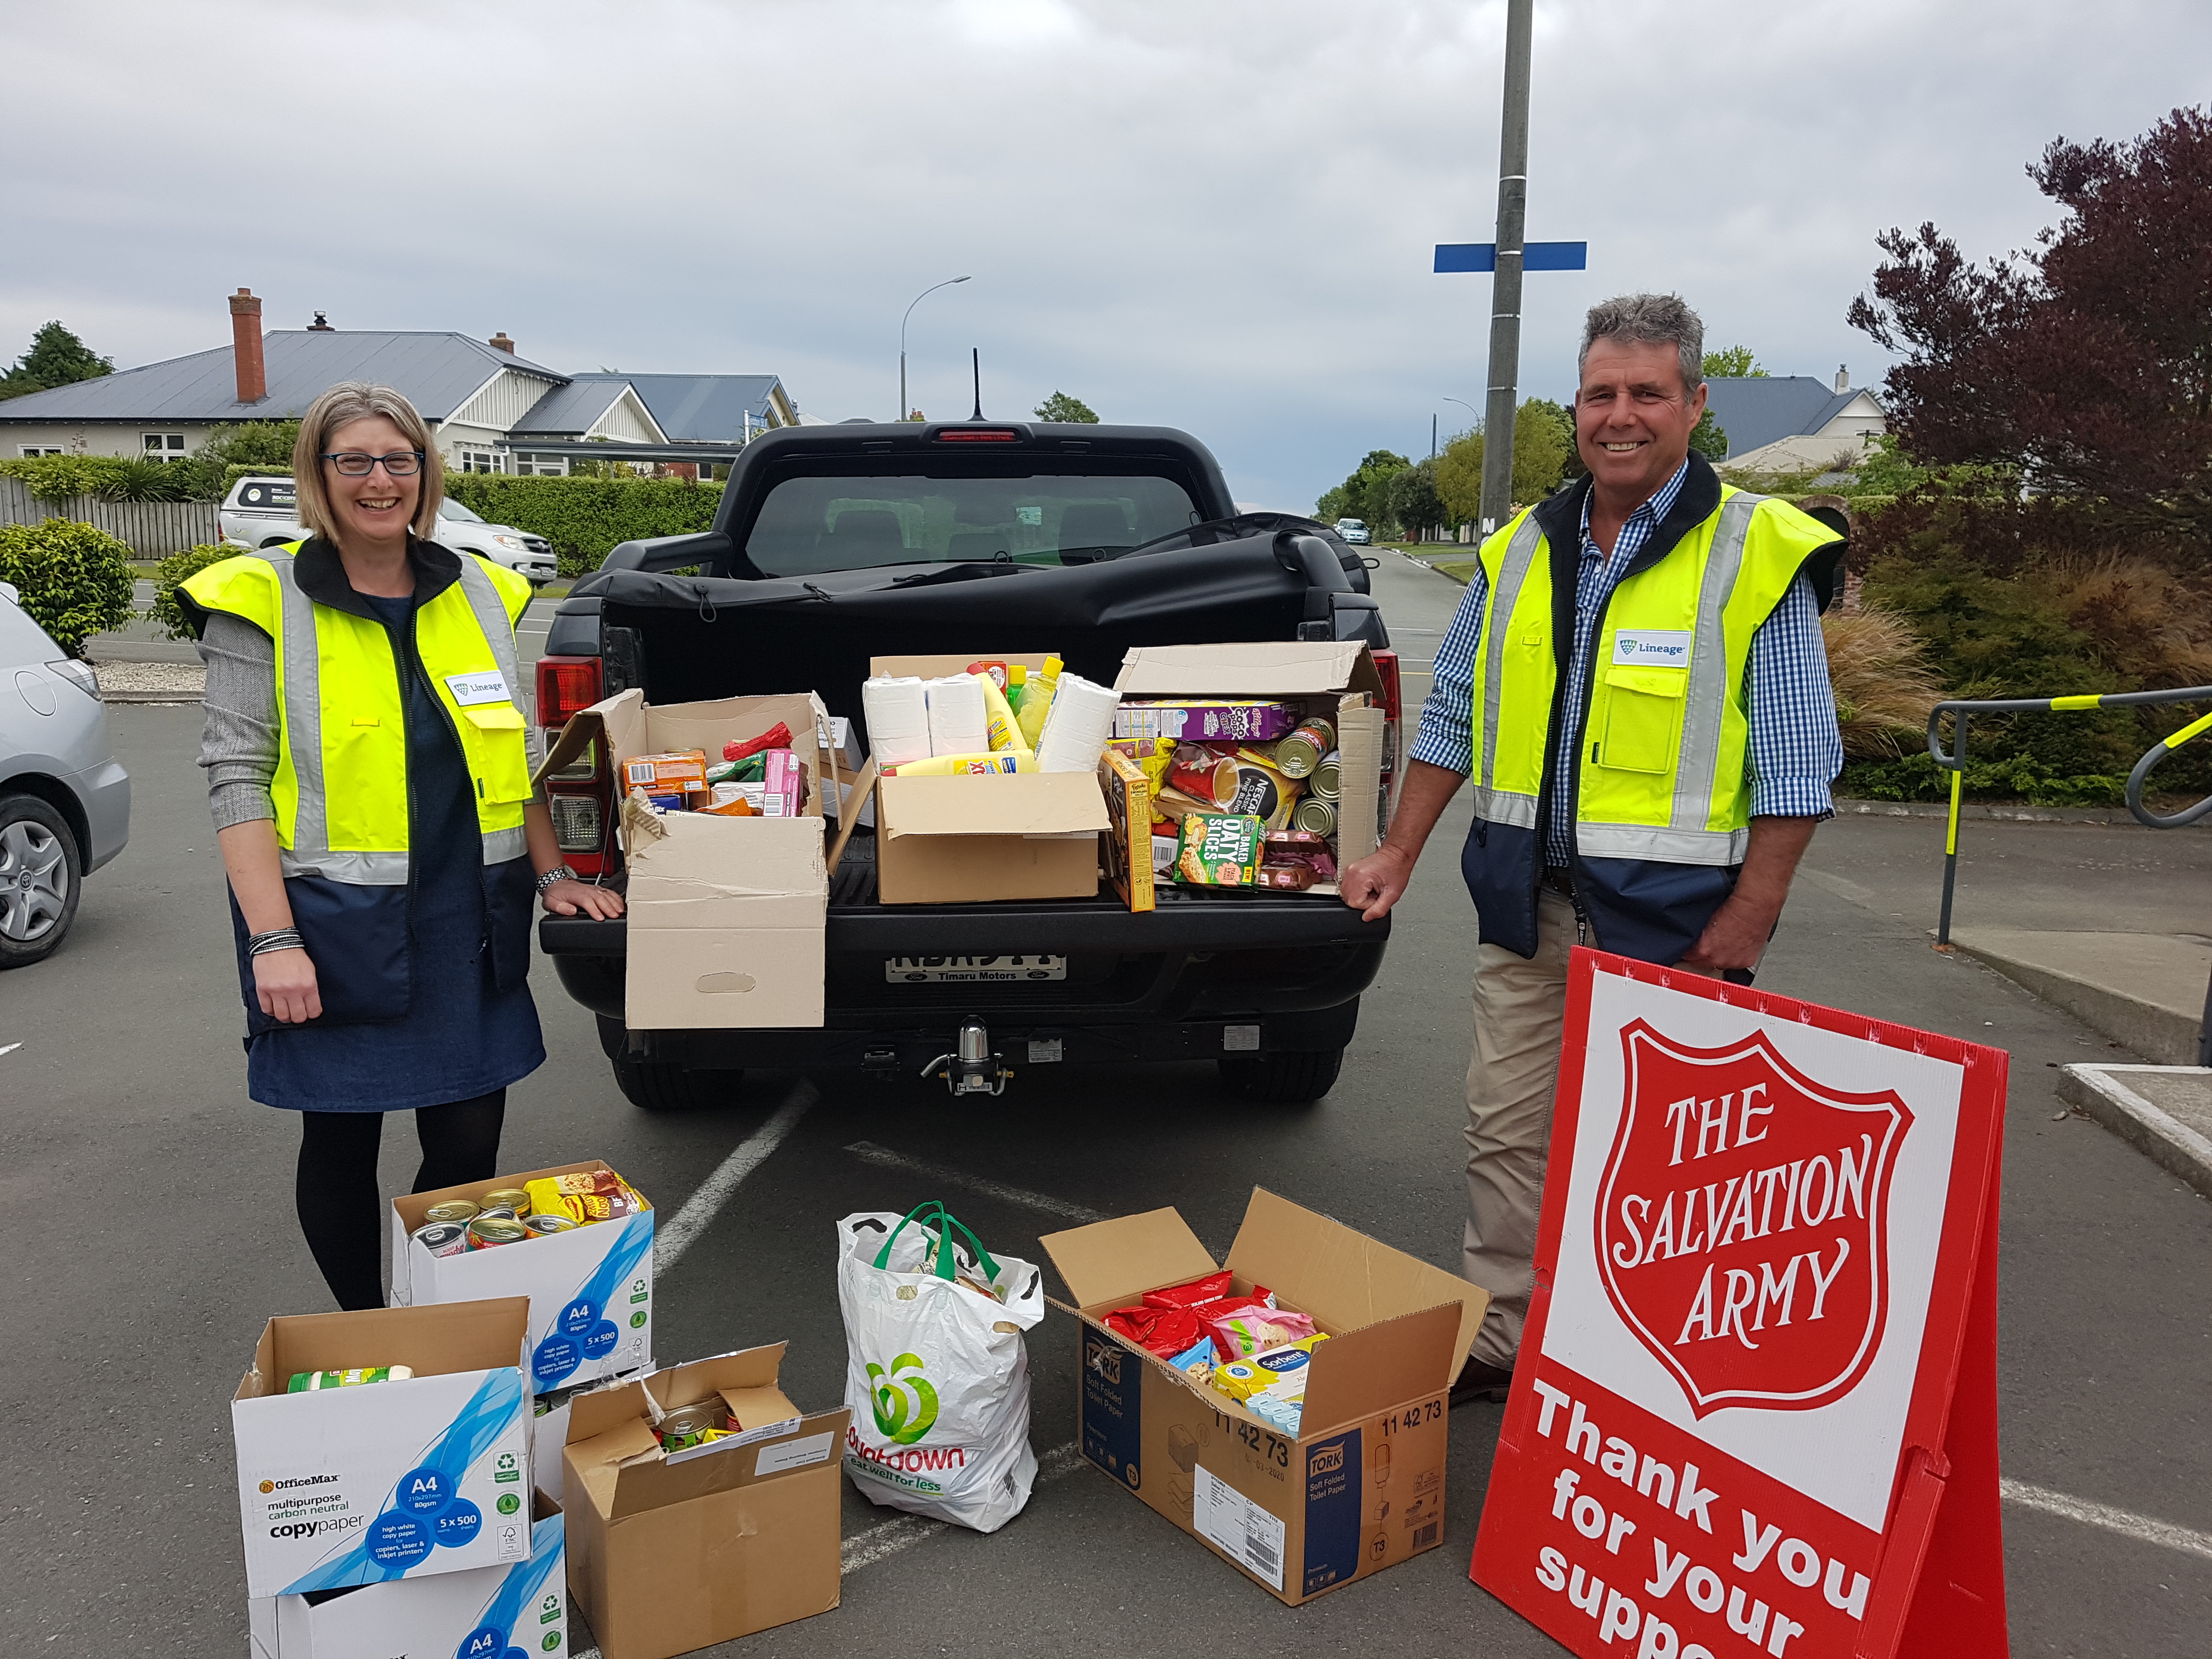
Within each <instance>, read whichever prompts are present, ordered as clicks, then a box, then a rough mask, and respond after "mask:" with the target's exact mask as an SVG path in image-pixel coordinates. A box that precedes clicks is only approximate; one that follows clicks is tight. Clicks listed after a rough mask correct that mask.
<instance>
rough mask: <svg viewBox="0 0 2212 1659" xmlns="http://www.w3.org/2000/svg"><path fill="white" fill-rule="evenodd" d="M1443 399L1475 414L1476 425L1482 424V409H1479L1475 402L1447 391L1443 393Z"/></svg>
mask: <svg viewBox="0 0 2212 1659" xmlns="http://www.w3.org/2000/svg"><path fill="white" fill-rule="evenodd" d="M1443 401H1444V402H1446V403H1448V404H1458V405H1459V406H1460V407H1461V408H1462V409H1463V410H1466V411H1467V412H1468V414H1470V415H1472V416H1474V423H1475V425H1477V426H1480V425H1481V424H1482V411H1481V410H1479V409H1477V408H1476V407H1475V406H1474V404H1471V403H1469V402H1468V400H1467V399H1466V398H1455V397H1453V396H1452V395H1451V394H1450V393H1449V392H1446V393H1444V394H1443Z"/></svg>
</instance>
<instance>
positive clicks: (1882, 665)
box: [1820, 606, 1943, 760]
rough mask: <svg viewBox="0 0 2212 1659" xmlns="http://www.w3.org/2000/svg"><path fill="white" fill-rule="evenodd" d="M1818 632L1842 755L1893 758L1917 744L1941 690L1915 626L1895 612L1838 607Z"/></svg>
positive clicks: (1871, 608)
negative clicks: (1841, 738)
mask: <svg viewBox="0 0 2212 1659" xmlns="http://www.w3.org/2000/svg"><path fill="white" fill-rule="evenodd" d="M1820 632H1821V634H1822V635H1824V636H1825V637H1826V641H1827V647H1828V680H1829V684H1831V685H1832V687H1833V688H1834V690H1835V694H1836V721H1837V724H1838V725H1839V726H1841V727H1842V728H1843V733H1844V754H1845V755H1846V756H1847V757H1850V759H1852V760H1869V759H1894V758H1895V757H1898V756H1899V755H1902V754H1905V752H1906V751H1907V750H1909V749H1910V748H1911V747H1913V746H1916V745H1917V744H1919V743H1920V742H1921V740H1922V734H1923V732H1925V731H1926V730H1927V727H1928V713H1929V710H1930V709H1932V708H1935V706H1936V703H1937V702H1940V701H1941V700H1942V696H1943V688H1942V684H1940V683H1939V682H1938V681H1937V680H1936V676H1935V675H1934V674H1932V673H1931V672H1929V668H1928V662H1927V653H1926V651H1925V649H1924V647H1923V646H1922V645H1921V642H1920V636H1919V635H1917V634H1915V633H1914V632H1913V631H1912V624H1911V623H1909V622H1907V621H1906V620H1905V618H1904V617H1900V616H1899V615H1897V614H1896V613H1895V612H1894V611H1883V610H1881V609H1878V608H1875V607H1866V606H1863V607H1861V608H1860V609H1858V610H1856V611H1844V610H1841V609H1840V608H1839V609H1838V610H1835V611H1830V612H1829V613H1828V614H1827V615H1826V617H1822V618H1821V619H1820Z"/></svg>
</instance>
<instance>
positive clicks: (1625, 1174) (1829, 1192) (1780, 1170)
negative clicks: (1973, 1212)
mask: <svg viewBox="0 0 2212 1659" xmlns="http://www.w3.org/2000/svg"><path fill="white" fill-rule="evenodd" d="M1620 1041H1621V1046H1622V1048H1623V1049H1624V1051H1625V1052H1624V1056H1623V1057H1624V1060H1625V1065H1626V1091H1625V1094H1626V1098H1625V1100H1624V1102H1623V1106H1622V1110H1621V1116H1620V1127H1619V1129H1618V1130H1617V1132H1616V1133H1615V1134H1614V1136H1613V1150H1612V1152H1611V1155H1610V1156H1609V1158H1607V1164H1606V1169H1605V1174H1604V1176H1603V1178H1602V1180H1601V1183H1600V1187H1599V1196H1598V1202H1597V1216H1596V1228H1597V1237H1596V1238H1595V1244H1596V1247H1597V1259H1598V1262H1599V1266H1600V1272H1601V1276H1602V1278H1603V1281H1604V1285H1605V1289H1606V1293H1607V1296H1608V1297H1610V1298H1611V1300H1612V1303H1613V1307H1614V1309H1615V1310H1617V1311H1618V1312H1619V1313H1620V1316H1621V1318H1622V1320H1623V1321H1625V1322H1626V1324H1627V1326H1628V1328H1630V1330H1632V1332H1634V1333H1635V1334H1636V1336H1637V1338H1638V1340H1640V1341H1641V1342H1642V1343H1643V1345H1644V1346H1645V1347H1646V1348H1647V1349H1649V1350H1650V1352H1651V1353H1652V1354H1653V1355H1654V1356H1655V1357H1656V1358H1657V1359H1658V1361H1659V1363H1660V1364H1662V1365H1663V1366H1664V1367H1665V1368H1666V1369H1667V1370H1668V1374H1669V1375H1671V1376H1673V1377H1674V1381H1675V1382H1676V1383H1678V1384H1680V1388H1681V1389H1682V1392H1683V1394H1684V1395H1686V1397H1687V1399H1688V1401H1689V1405H1690V1409H1691V1410H1692V1413H1695V1414H1696V1415H1697V1416H1698V1417H1699V1418H1703V1417H1705V1415H1706V1414H1707V1413H1711V1412H1716V1411H1719V1410H1722V1409H1723V1408H1724V1407H1732V1406H1735V1407H1745V1406H1747V1407H1763V1408H1765V1409H1766V1410H1770V1411H1808V1410H1811V1409H1813V1408H1814V1407H1820V1406H1824V1405H1826V1404H1828V1403H1829V1402H1831V1401H1835V1400H1837V1399H1839V1398H1841V1397H1842V1396H1843V1395H1847V1394H1849V1393H1850V1390H1851V1389H1853V1388H1854V1387H1856V1386H1857V1383H1858V1382H1859V1380H1860V1378H1861V1377H1863V1376H1864V1375H1865V1374H1866V1370H1867V1367H1868V1366H1869V1364H1872V1363H1873V1360H1874V1357H1875V1353H1876V1352H1877V1351H1878V1350H1879V1349H1880V1348H1881V1334H1882V1327H1883V1323H1884V1321H1885V1319H1886V1317H1887V1310H1888V1304H1889V1263H1888V1261H1887V1258H1886V1253H1885V1242H1886V1241H1887V1238H1888V1237H1889V1229H1888V1203H1889V1188H1890V1177H1891V1174H1892V1172H1893V1170H1894V1169H1895V1167H1896V1162H1897V1153H1898V1149H1899V1146H1902V1145H1903V1143H1904V1141H1905V1137H1906V1136H1907V1135H1908V1134H1910V1133H1911V1129H1912V1113H1911V1110H1910V1109H1908V1108H1907V1107H1906V1106H1905V1103H1904V1102H1903V1101H1902V1100H1900V1099H1899V1097H1897V1095H1896V1094H1895V1093H1894V1092H1893V1091H1885V1092H1883V1093H1881V1094H1871V1095H1869V1094H1850V1093H1846V1092H1844V1091H1840V1090H1836V1089H1832V1088H1829V1087H1826V1085H1822V1084H1820V1083H1819V1082H1817V1081H1815V1080H1814V1079H1811V1078H1808V1077H1807V1076H1806V1075H1805V1074H1804V1073H1802V1072H1800V1071H1798V1070H1797V1069H1796V1067H1795V1066H1791V1065H1790V1062H1789V1061H1788V1060H1784V1058H1783V1057H1782V1056H1781V1055H1780V1054H1778V1053H1777V1052H1776V1051H1775V1049H1774V1048H1772V1046H1771V1043H1770V1042H1769V1041H1768V1039H1767V1038H1766V1036H1765V1034H1764V1033H1753V1035H1751V1036H1748V1037H1747V1038H1745V1039H1744V1040H1743V1041H1742V1042H1739V1043H1736V1044H1735V1045H1733V1046H1730V1047H1729V1048H1689V1047H1686V1046H1684V1045H1683V1044H1681V1043H1680V1042H1674V1041H1673V1040H1671V1039H1669V1038H1668V1037H1666V1036H1662V1035H1661V1034H1660V1033H1659V1032H1658V1031H1656V1030H1653V1029H1652V1028H1651V1026H1650V1025H1649V1024H1646V1023H1645V1022H1644V1021H1643V1020H1641V1019H1638V1020H1635V1021H1633V1022H1632V1023H1631V1024H1628V1025H1626V1026H1625V1027H1624V1028H1622V1030H1621V1032H1620Z"/></svg>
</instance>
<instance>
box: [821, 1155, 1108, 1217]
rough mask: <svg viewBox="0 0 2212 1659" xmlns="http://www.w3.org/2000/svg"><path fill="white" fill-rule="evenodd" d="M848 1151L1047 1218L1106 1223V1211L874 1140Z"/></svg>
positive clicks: (867, 1161) (884, 1166)
mask: <svg viewBox="0 0 2212 1659" xmlns="http://www.w3.org/2000/svg"><path fill="white" fill-rule="evenodd" d="M845 1150H846V1151H847V1152H850V1153H852V1155H853V1156H854V1158H859V1159H860V1162H862V1163H863V1164H875V1165H876V1166H877V1167H878V1168H879V1169H885V1170H905V1171H906V1172H907V1173H908V1175H918V1176H923V1177H925V1178H927V1179H928V1180H931V1181H944V1182H951V1184H952V1185H953V1186H956V1187H965V1188H968V1190H969V1191H970V1192H973V1193H981V1194H983V1196H984V1197H986V1198H1002V1199H1004V1200H1006V1202H1008V1203H1009V1204H1025V1205H1027V1206H1029V1207H1030V1209H1032V1210H1042V1211H1043V1212H1045V1213H1046V1214H1047V1215H1056V1216H1064V1217H1066V1218H1067V1219H1068V1220H1070V1221H1084V1222H1089V1221H1103V1220H1105V1219H1106V1216H1105V1213H1104V1212H1103V1211H1099V1210H1092V1209H1086V1208H1085V1206H1082V1205H1080V1204H1071V1203H1069V1202H1068V1201H1067V1200H1066V1199H1064V1198H1048V1197H1047V1196H1045V1194H1042V1193H1031V1192H1024V1190H1023V1189H1022V1188H1019V1187H1009V1186H1006V1184H1005V1183H1004V1182H997V1181H986V1180H984V1179H983V1178H982V1177H981V1176H971V1175H969V1174H966V1173H965V1172H963V1171H962V1170H955V1169H953V1168H951V1166H950V1165H947V1164H932V1163H930V1162H929V1161H928V1160H927V1158H908V1157H907V1156H906V1155H905V1154H903V1153H902V1152H893V1151H891V1149H890V1147H888V1146H877V1145H876V1143H875V1142H873V1141H872V1140H856V1141H854V1143H853V1144H852V1145H851V1146H848V1147H847V1148H845Z"/></svg>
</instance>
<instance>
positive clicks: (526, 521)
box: [446, 472, 722, 576]
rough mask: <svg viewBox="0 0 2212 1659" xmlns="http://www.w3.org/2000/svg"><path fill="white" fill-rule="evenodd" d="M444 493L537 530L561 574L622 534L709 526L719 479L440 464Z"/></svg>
mask: <svg viewBox="0 0 2212 1659" xmlns="http://www.w3.org/2000/svg"><path fill="white" fill-rule="evenodd" d="M446 494H447V495H450V496H452V497H453V500H455V501H459V502H460V504H461V505H462V506H464V507H467V508H469V509H470V510H471V512H475V513H482V514H483V516H484V517H485V518H487V519H489V520H491V521H492V522H493V523H495V524H511V525H513V526H514V527H515V528H516V529H517V530H526V531H529V532H531V533H532V535H536V536H543V537H544V538H545V539H546V540H547V541H549V542H550V543H552V544H553V550H554V552H555V553H556V554H557V555H558V556H560V560H561V574H562V575H564V576H581V575H584V574H586V573H587V572H589V571H592V570H595V569H597V568H599V562H600V561H601V560H602V559H604V558H605V557H606V556H607V555H608V554H609V553H611V552H612V551H613V550H615V548H616V547H617V546H618V545H620V544H622V543H623V542H628V541H637V540H641V539H642V538H646V537H648V536H684V535H690V534H691V533H693V532H697V531H701V530H707V529H711V528H712V527H713V526H714V509H715V508H716V507H719V506H720V504H721V500H722V489H721V486H720V485H719V484H702V483H694V482H693V481H692V480H690V479H689V478H639V477H629V478H510V477H505V476H503V475H501V474H497V473H485V472H448V473H447V475H446Z"/></svg>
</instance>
